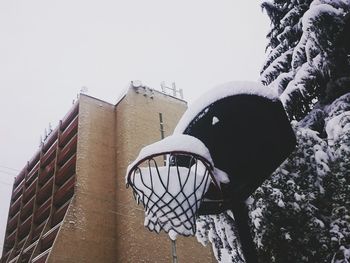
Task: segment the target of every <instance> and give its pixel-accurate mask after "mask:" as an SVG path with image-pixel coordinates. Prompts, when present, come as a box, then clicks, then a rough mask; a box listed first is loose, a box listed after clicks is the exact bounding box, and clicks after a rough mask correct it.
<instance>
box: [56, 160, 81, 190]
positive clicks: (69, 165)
mask: <svg viewBox="0 0 350 263" xmlns="http://www.w3.org/2000/svg"><path fill="white" fill-rule="evenodd" d="M76 159H77V158H76V154H74V155H73V156H72V157H71V158H70V159H69V160H68V161H67V162H66V163H65V164H64V165H63V166H62V167H61V168H60V169H59V170H58V172H57V175H56V184H57V185H62V184H64V183H65V182H66V181H67V179H68V178H70V177H71V176H72V175H73V174H74V173H75V167H76Z"/></svg>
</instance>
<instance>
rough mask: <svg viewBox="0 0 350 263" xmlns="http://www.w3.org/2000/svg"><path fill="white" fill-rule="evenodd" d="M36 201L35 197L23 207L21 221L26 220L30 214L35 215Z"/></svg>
mask: <svg viewBox="0 0 350 263" xmlns="http://www.w3.org/2000/svg"><path fill="white" fill-rule="evenodd" d="M34 200H35V198H34V197H33V198H32V199H31V200H30V201H29V202H28V203H26V204H25V205H24V206H23V208H22V211H21V220H25V219H26V218H27V217H28V216H29V215H30V214H32V213H33V208H34Z"/></svg>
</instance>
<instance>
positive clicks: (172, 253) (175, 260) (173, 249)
mask: <svg viewBox="0 0 350 263" xmlns="http://www.w3.org/2000/svg"><path fill="white" fill-rule="evenodd" d="M171 256H172V259H173V263H177V262H178V261H177V254H176V241H175V240H171Z"/></svg>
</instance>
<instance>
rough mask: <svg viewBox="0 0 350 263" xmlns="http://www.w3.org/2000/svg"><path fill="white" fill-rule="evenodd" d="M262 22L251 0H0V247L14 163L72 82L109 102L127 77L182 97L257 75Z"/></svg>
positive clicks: (28, 152)
mask: <svg viewBox="0 0 350 263" xmlns="http://www.w3.org/2000/svg"><path fill="white" fill-rule="evenodd" d="M268 27H269V21H268V19H267V16H266V15H265V14H263V13H262V12H261V8H260V1H258V0H255V1H254V0H249V1H237V0H190V1H189V0H176V1H175V0H172V1H170V0H147V1H145V0H127V1H121V0H99V1H97V0H76V1H71V0H51V1H47V0H31V1H27V0H3V1H0V99H1V103H0V252H1V249H2V245H3V233H4V231H5V227H6V226H5V225H6V220H7V212H8V203H9V197H10V193H11V188H12V182H13V174H15V173H16V171H15V169H18V170H20V169H21V168H22V167H24V165H25V164H26V162H27V160H29V159H30V158H31V156H32V154H33V153H34V152H35V151H36V150H37V148H38V145H39V138H40V135H43V133H44V129H45V128H47V127H48V124H49V122H51V123H52V124H53V126H55V125H56V123H57V122H58V121H59V119H60V118H62V117H63V116H64V114H65V113H66V112H67V110H68V109H69V108H70V106H71V104H72V100H73V99H74V98H76V95H77V93H78V92H79V90H80V89H81V87H83V86H85V87H87V88H88V90H89V91H88V94H89V95H92V96H95V97H98V98H100V99H103V100H107V101H109V102H115V100H116V99H117V96H118V94H119V93H120V91H121V90H122V89H124V88H125V87H126V86H127V85H128V83H129V82H130V81H131V80H141V81H142V82H143V83H144V84H146V85H148V86H150V87H151V88H156V89H159V84H160V82H161V81H166V82H167V83H169V84H170V83H171V82H176V85H177V87H178V88H182V89H183V90H184V95H185V99H186V100H188V101H189V102H191V101H193V100H194V99H195V98H197V97H198V96H199V95H201V94H202V93H203V92H204V91H206V90H207V89H209V88H211V87H212V86H215V85H217V84H220V83H223V82H227V81H230V80H257V79H258V77H259V70H260V67H261V65H262V63H263V61H264V58H265V54H264V50H265V45H266V39H265V35H266V33H267V31H268ZM7 167H9V168H12V169H8V168H7Z"/></svg>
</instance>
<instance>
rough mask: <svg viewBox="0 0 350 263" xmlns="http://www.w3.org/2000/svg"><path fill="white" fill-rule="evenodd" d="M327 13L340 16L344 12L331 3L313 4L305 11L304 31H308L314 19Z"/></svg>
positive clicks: (303, 19)
mask: <svg viewBox="0 0 350 263" xmlns="http://www.w3.org/2000/svg"><path fill="white" fill-rule="evenodd" d="M332 2H333V0H332ZM325 13H327V14H329V15H330V16H340V15H341V14H342V13H341V12H340V11H339V10H338V9H336V8H334V7H333V6H331V5H329V4H318V5H313V6H312V7H311V8H310V9H309V10H308V11H306V12H305V14H304V16H303V18H302V24H303V31H304V32H306V31H308V30H309V29H310V28H311V27H312V26H313V21H315V20H316V19H317V18H318V17H319V16H321V15H324V14H325Z"/></svg>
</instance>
